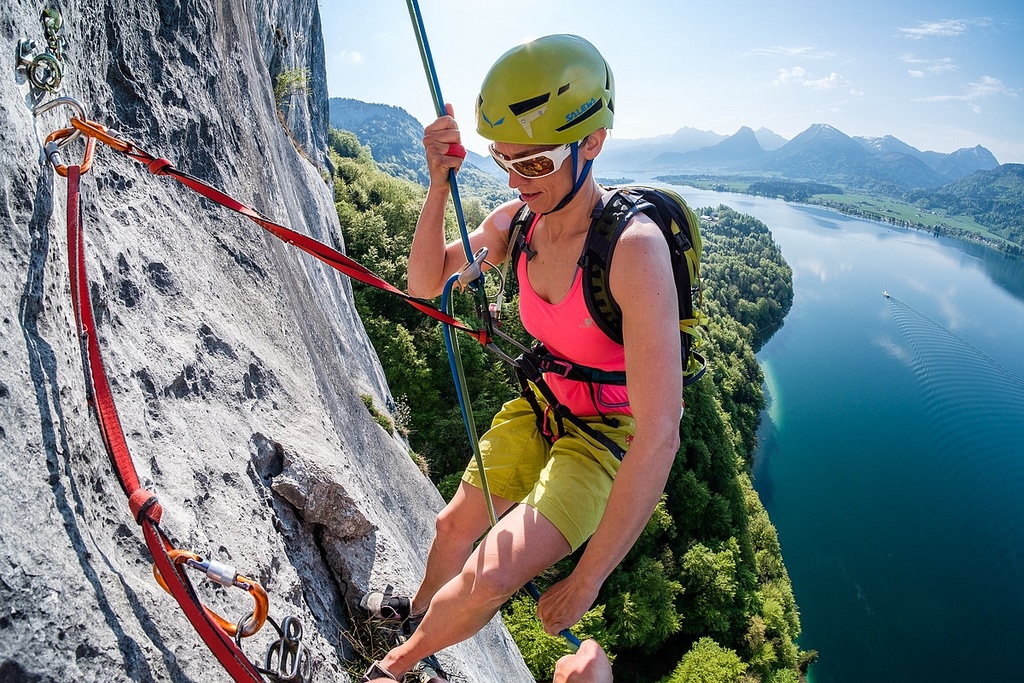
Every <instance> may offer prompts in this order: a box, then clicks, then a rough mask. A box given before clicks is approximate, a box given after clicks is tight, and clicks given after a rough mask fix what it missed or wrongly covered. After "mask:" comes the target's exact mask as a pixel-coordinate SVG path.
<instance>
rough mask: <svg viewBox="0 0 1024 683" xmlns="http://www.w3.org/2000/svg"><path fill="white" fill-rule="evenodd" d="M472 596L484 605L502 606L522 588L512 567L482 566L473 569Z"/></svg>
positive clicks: (520, 580)
mask: <svg viewBox="0 0 1024 683" xmlns="http://www.w3.org/2000/svg"><path fill="white" fill-rule="evenodd" d="M472 573H473V594H474V595H475V596H476V597H477V599H478V600H480V601H481V602H485V603H494V604H496V605H502V604H504V603H505V601H506V600H508V599H509V598H510V597H512V595H513V594H514V593H515V592H516V591H517V590H519V589H520V588H522V587H523V580H522V579H521V578H520V577H519V576H518V575H517V574H516V572H515V571H514V570H513V568H512V567H506V566H503V565H501V564H494V565H490V564H484V565H483V566H477V567H475V568H474V569H473V572H472Z"/></svg>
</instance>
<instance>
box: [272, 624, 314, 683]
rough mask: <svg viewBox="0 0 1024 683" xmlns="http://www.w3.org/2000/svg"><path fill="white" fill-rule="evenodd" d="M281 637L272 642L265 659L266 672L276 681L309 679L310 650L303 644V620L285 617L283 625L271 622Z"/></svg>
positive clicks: (291, 682) (283, 682)
mask: <svg viewBox="0 0 1024 683" xmlns="http://www.w3.org/2000/svg"><path fill="white" fill-rule="evenodd" d="M270 623H271V624H272V625H273V626H274V628H276V629H277V632H278V633H279V634H280V635H281V637H280V638H279V639H278V640H276V641H274V642H273V643H271V644H270V646H269V647H268V648H267V655H266V657H265V658H264V660H263V665H264V668H263V669H261V670H260V673H262V674H265V675H266V676H268V677H269V678H271V679H272V680H274V681H275V682H277V681H281V682H282V683H302V682H303V681H308V680H309V671H310V662H309V652H308V651H307V650H306V646H305V645H303V644H302V622H301V621H299V619H298V617H285V618H284V621H283V622H282V623H281V626H280V627H278V625H277V624H275V623H274V622H273V620H271V622H270Z"/></svg>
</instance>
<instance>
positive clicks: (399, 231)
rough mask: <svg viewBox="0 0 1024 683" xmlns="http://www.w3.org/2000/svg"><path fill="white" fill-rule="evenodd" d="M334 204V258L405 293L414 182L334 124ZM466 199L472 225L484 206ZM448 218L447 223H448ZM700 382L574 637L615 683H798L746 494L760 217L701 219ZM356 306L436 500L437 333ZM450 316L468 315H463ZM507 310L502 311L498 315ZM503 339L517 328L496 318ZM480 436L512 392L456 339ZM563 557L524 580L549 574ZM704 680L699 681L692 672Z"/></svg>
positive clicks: (754, 501)
mask: <svg viewBox="0 0 1024 683" xmlns="http://www.w3.org/2000/svg"><path fill="white" fill-rule="evenodd" d="M331 146H332V148H333V150H334V156H333V162H334V164H335V166H336V176H335V200H336V202H337V210H338V215H339V218H340V222H341V227H342V230H343V232H344V235H345V239H346V242H347V250H348V253H349V254H350V255H351V256H353V257H354V258H356V259H357V260H359V261H361V262H363V263H364V264H366V265H367V266H368V267H370V268H371V269H373V270H375V271H376V272H378V273H379V274H380V275H381V276H382V277H384V278H385V279H387V280H389V281H390V282H392V283H394V284H396V285H397V286H399V287H401V288H403V289H404V288H405V284H406V281H405V275H406V266H407V254H408V250H409V245H410V242H411V239H412V235H413V230H414V227H415V222H416V218H417V215H418V212H419V207H420V205H421V203H422V200H423V197H424V189H423V188H422V187H420V186H417V185H415V184H413V183H410V182H405V181H402V180H399V179H396V178H393V177H390V176H388V175H385V174H384V173H381V172H380V171H379V170H377V168H376V167H375V165H374V163H373V160H372V159H371V157H370V154H369V151H368V150H367V149H366V148H365V147H362V146H361V145H359V144H358V141H357V140H356V138H355V137H354V136H353V135H352V134H351V133H347V132H339V131H333V132H332V133H331ZM463 200H464V208H465V212H466V216H467V222H468V223H469V224H470V225H475V224H476V223H477V222H479V221H480V220H481V219H482V218H483V216H484V215H485V214H486V211H487V208H486V207H485V206H484V205H482V204H481V203H480V201H478V200H466V199H465V197H464V198H463ZM452 224H454V222H452ZM704 230H705V250H706V254H707V258H706V261H705V271H704V272H705V288H706V294H705V310H706V312H707V313H708V316H709V319H710V322H709V324H708V334H707V338H706V340H705V342H704V346H703V350H704V352H705V354H706V355H707V357H708V360H709V369H708V373H707V375H706V376H705V378H704V379H702V380H701V381H700V382H698V383H696V384H695V385H693V386H691V387H688V388H687V389H686V394H685V399H686V411H685V415H684V418H683V421H682V425H681V437H682V446H681V448H680V451H679V454H678V457H677V459H676V464H675V466H674V468H673V470H672V473H671V475H670V478H669V481H668V484H667V486H666V489H665V494H664V496H663V498H662V501H661V503H660V504H659V505H658V508H657V510H656V512H655V514H654V515H653V517H652V519H651V520H650V522H649V523H648V525H647V528H646V530H645V531H644V533H643V534H642V536H641V538H640V540H639V541H638V542H637V544H636V546H635V547H634V548H633V549H632V551H631V552H630V553H629V555H628V556H627V557H626V559H625V560H624V561H623V563H622V564H621V565H620V566H619V568H618V569H617V570H616V571H615V572H614V573H613V574H612V575H611V577H609V579H608V581H607V582H606V584H605V586H604V588H603V589H602V591H601V594H600V596H599V599H598V602H597V604H595V606H594V608H593V609H592V610H591V611H590V612H588V613H587V615H585V617H584V619H583V620H582V622H581V623H580V624H579V625H578V626H577V627H576V629H575V632H576V634H577V635H579V636H581V637H586V636H593V637H595V638H597V639H598V640H599V641H600V642H601V643H602V644H603V645H604V646H605V648H606V649H607V650H608V652H609V653H610V655H611V656H612V657H614V658H615V660H616V662H615V675H616V681H619V682H620V683H622V682H628V681H637V682H639V681H653V680H659V679H662V680H665V681H672V682H681V681H691V680H707V681H739V680H742V681H747V682H750V683H753V682H754V681H765V682H768V681H771V682H772V683H783V682H785V681H796V680H797V679H798V672H799V670H800V669H801V668H804V667H806V665H807V664H808V663H809V661H811V659H813V653H811V654H808V653H801V652H800V651H799V649H798V648H797V646H796V643H795V639H796V637H797V636H798V635H799V632H800V624H799V616H798V612H797V607H796V604H795V602H794V599H793V594H792V588H791V586H790V582H789V578H788V575H787V574H786V570H785V566H784V564H783V560H782V555H781V551H780V548H779V544H778V540H777V537H776V534H775V529H774V527H773V526H772V524H771V522H770V521H769V519H768V517H767V514H766V513H765V511H764V508H763V507H762V506H761V503H760V500H759V498H758V496H757V494H756V492H755V491H754V490H753V488H752V486H751V483H750V476H749V471H750V467H749V459H750V457H751V455H752V453H753V449H754V446H755V440H756V437H755V431H756V427H757V423H758V416H759V413H760V411H761V409H762V408H763V406H764V396H763V394H762V390H761V383H762V374H761V371H760V368H759V367H758V365H757V361H756V359H755V358H754V349H755V347H756V345H758V344H761V343H763V342H764V340H765V339H766V338H767V336H768V335H770V333H771V331H772V330H774V329H776V328H777V327H778V325H780V324H781V321H782V318H783V316H784V315H785V313H786V312H787V311H788V308H789V304H790V302H791V300H792V283H791V276H790V273H789V270H788V267H786V265H785V263H784V261H783V260H782V258H781V254H780V253H779V251H778V248H777V247H776V246H775V245H774V243H773V242H772V240H771V237H770V234H769V233H768V231H767V228H765V227H764V226H763V225H762V224H760V223H757V222H756V221H752V220H751V219H749V217H744V216H741V215H739V214H735V213H734V212H731V211H729V210H726V209H721V210H719V211H718V220H717V222H716V223H712V224H706V225H705V228H704ZM356 289H357V292H356V297H357V305H358V306H359V311H360V315H361V316H362V318H363V321H364V323H365V325H366V327H367V330H368V332H369V334H370V337H371V339H372V340H373V342H374V344H375V346H376V347H377V350H378V353H379V354H380V357H381V361H382V363H383V365H384V368H385V372H386V373H387V376H388V381H389V384H390V386H391V388H392V391H393V393H394V395H395V396H396V397H399V398H398V401H399V404H400V405H399V406H397V407H396V409H395V411H394V414H395V416H396V422H397V424H395V425H394V427H395V428H397V429H399V430H402V431H403V432H404V433H405V434H407V436H408V438H409V441H410V444H411V445H412V447H413V450H414V452H415V456H414V457H416V458H417V459H419V460H420V461H421V463H422V464H423V466H424V467H426V468H428V469H429V471H430V476H431V478H432V479H433V480H434V481H435V482H436V483H438V485H439V488H440V489H441V490H442V493H444V494H446V495H450V494H451V492H452V491H453V490H454V486H455V485H456V484H457V481H458V477H459V475H460V474H461V471H462V469H463V467H464V466H465V464H466V462H467V461H468V460H469V458H470V457H471V451H470V448H469V444H468V443H467V442H466V434H465V430H464V428H463V425H462V420H461V417H460V414H459V409H458V404H457V401H456V398H455V395H454V389H453V386H452V381H451V377H450V374H449V370H448V363H447V358H446V356H445V351H444V345H443V343H442V339H441V332H440V330H439V328H438V327H437V326H436V325H434V324H433V323H432V322H428V320H429V319H428V318H426V317H425V316H422V315H420V314H418V313H416V312H415V311H413V310H412V309H410V308H409V307H408V306H405V305H404V304H402V303H400V302H397V301H396V300H395V299H394V298H392V297H387V296H386V295H383V294H381V293H380V292H379V291H377V290H373V289H369V288H358V287H357V288H356ZM460 303H461V305H463V306H466V307H467V309H466V310H463V311H461V312H460V314H461V315H462V316H464V317H465V318H466V319H467V320H471V319H473V318H472V311H471V310H470V309H471V306H470V305H469V304H468V303H467V302H460ZM511 308H512V309H513V311H514V309H515V305H514V302H513V305H512V307H511ZM506 320H508V323H507V331H510V333H512V334H514V335H517V334H521V329H519V330H517V329H516V328H517V327H518V326H517V325H516V324H515V323H514V320H515V317H514V315H507V316H506ZM462 349H463V355H464V364H465V366H466V367H465V370H466V375H467V378H468V380H469V384H470V387H469V388H470V393H471V395H472V397H473V406H474V409H475V417H476V421H477V427H478V429H480V430H482V429H483V428H484V427H485V426H486V425H487V424H488V423H489V421H490V418H491V416H492V415H493V414H494V412H495V411H496V410H497V409H498V407H499V406H500V405H501V403H503V402H504V401H505V400H508V399H509V398H511V397H513V396H514V395H515V394H516V393H517V391H518V390H517V388H516V387H515V386H514V383H513V381H512V380H511V376H510V374H509V370H508V368H506V367H505V366H504V365H503V364H502V363H501V362H500V361H498V360H496V359H495V358H493V357H492V356H490V355H489V354H487V353H485V352H484V351H483V350H482V349H481V348H480V347H479V345H477V344H475V343H472V342H465V341H464V343H463V344H462ZM574 561H575V560H574V558H568V559H567V560H565V561H564V562H562V563H560V564H559V565H556V567H554V568H553V569H552V570H551V571H549V572H548V573H547V574H545V575H544V576H542V577H538V580H537V584H538V587H539V588H540V589H541V590H544V588H545V587H546V586H548V585H550V584H551V583H553V582H555V581H557V580H559V579H560V578H561V577H563V576H564V575H565V574H566V573H567V572H569V571H570V570H571V568H572V566H573V562H574ZM534 610H535V606H534V604H533V602H532V599H531V598H529V597H528V596H525V595H522V596H517V597H515V598H513V600H512V601H510V603H509V604H508V605H507V606H506V609H505V620H506V624H507V625H508V626H509V629H510V631H511V632H512V633H513V635H514V637H515V638H516V641H517V643H518V645H519V647H520V650H521V651H522V653H523V655H524V657H525V658H526V661H527V663H528V665H529V666H530V668H531V670H532V671H533V673H534V675H535V676H536V678H537V680H539V681H542V680H550V677H551V674H552V671H553V667H554V663H555V661H556V660H557V659H558V657H560V656H561V655H563V654H565V652H566V650H565V645H564V642H563V641H562V640H561V639H556V638H550V637H549V636H546V635H545V634H544V633H543V631H542V630H541V627H540V623H539V622H538V621H537V619H536V617H535V615H534ZM698 671H699V672H703V674H702V675H704V678H702V679H697V678H696V677H695V675H696V674H695V672H698Z"/></svg>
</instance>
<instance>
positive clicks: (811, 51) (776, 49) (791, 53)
mask: <svg viewBox="0 0 1024 683" xmlns="http://www.w3.org/2000/svg"><path fill="white" fill-rule="evenodd" d="M747 55H756V56H758V57H771V56H775V55H782V56H784V57H807V58H808V59H826V58H828V57H834V56H835V54H834V53H832V52H829V51H827V50H819V49H818V48H816V47H810V46H804V47H784V46H782V45H775V46H772V47H759V48H755V49H753V50H751V51H750V52H748V53H747V54H746V55H745V56H747Z"/></svg>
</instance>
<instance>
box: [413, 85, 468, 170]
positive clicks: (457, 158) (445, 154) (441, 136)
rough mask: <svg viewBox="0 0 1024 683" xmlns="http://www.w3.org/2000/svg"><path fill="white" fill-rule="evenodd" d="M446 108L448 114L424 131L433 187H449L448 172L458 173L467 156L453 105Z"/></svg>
mask: <svg viewBox="0 0 1024 683" xmlns="http://www.w3.org/2000/svg"><path fill="white" fill-rule="evenodd" d="M444 108H445V111H446V112H447V114H446V115H445V116H442V117H440V118H438V119H437V120H436V121H434V122H433V123H431V124H430V125H429V126H427V127H426V128H425V129H424V131H423V150H424V152H426V155H427V170H428V172H429V173H430V184H431V185H441V184H444V185H447V184H448V170H449V169H455V170H456V171H458V170H459V168H460V167H461V166H462V161H463V159H464V158H465V156H466V150H465V148H463V147H462V135H461V134H460V133H459V124H457V123H456V122H455V112H454V110H453V109H452V105H450V104H446V105H444Z"/></svg>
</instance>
